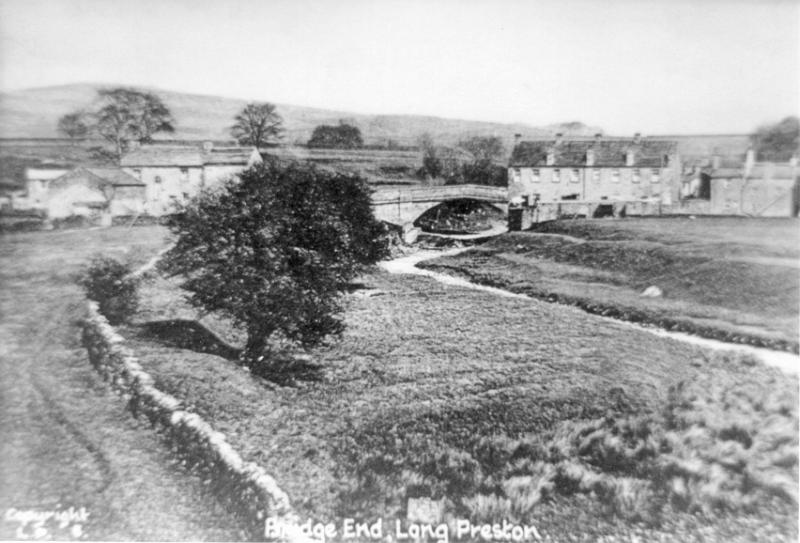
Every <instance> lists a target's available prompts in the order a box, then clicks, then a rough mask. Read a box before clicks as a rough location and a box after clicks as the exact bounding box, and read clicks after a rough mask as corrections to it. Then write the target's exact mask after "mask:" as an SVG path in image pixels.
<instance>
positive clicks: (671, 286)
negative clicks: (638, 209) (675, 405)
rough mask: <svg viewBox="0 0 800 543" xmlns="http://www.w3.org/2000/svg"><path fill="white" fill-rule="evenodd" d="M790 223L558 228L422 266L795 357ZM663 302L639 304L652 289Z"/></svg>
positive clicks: (797, 282)
mask: <svg viewBox="0 0 800 543" xmlns="http://www.w3.org/2000/svg"><path fill="white" fill-rule="evenodd" d="M797 247H800V222H798V221H797V220H796V219H785V220H783V219H776V220H747V219H698V220H689V219H679V218H675V219H626V220H622V221H619V220H617V221H611V220H593V221H586V220H581V221H563V222H555V223H548V224H546V225H541V226H540V229H539V231H537V232H515V233H509V234H506V235H504V236H500V237H498V238H496V239H494V240H492V241H491V242H489V243H487V244H485V245H483V246H481V247H478V248H475V249H473V250H471V251H469V252H467V253H462V254H460V255H457V256H451V257H447V258H442V259H437V260H434V261H429V262H425V263H423V264H422V265H421V266H422V267H425V268H429V269H435V270H440V271H445V272H448V273H454V274H457V275H462V276H466V277H468V278H470V279H471V280H474V281H477V282H480V283H484V284H490V285H493V286H499V287H502V288H507V289H509V290H512V291H514V292H518V293H524V294H528V295H531V296H534V297H538V298H542V299H547V300H550V301H559V302H562V303H567V304H570V305H577V306H580V307H582V308H584V309H586V310H588V311H591V312H594V313H601V314H604V315H611V316H615V317H619V318H623V319H626V320H634V321H642V322H648V323H653V324H658V325H662V326H664V327H668V328H673V329H680V330H684V331H689V332H695V333H698V334H700V335H705V336H707V337H715V338H719V339H726V340H730V341H739V342H746V343H753V344H757V345H765V346H771V347H774V348H779V349H786V350H793V351H795V352H796V351H797V350H798V341H797V329H798V322H799V321H798V307H800V274H799V273H798V268H799V267H800V266H799V264H800V252H799V251H798V249H797ZM651 285H654V286H658V287H659V288H660V289H661V290H662V291H663V293H664V294H663V297H661V298H644V297H642V296H640V294H641V292H642V291H643V290H644V289H645V288H647V287H649V286H651Z"/></svg>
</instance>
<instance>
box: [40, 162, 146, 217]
mask: <svg viewBox="0 0 800 543" xmlns="http://www.w3.org/2000/svg"><path fill="white" fill-rule="evenodd" d="M36 175H37V174H36V172H34V173H33V176H34V178H33V179H30V180H29V181H28V187H29V188H28V190H29V193H28V197H27V200H28V203H29V204H30V208H31V209H38V210H42V211H45V212H46V214H47V217H48V218H50V219H62V218H65V217H70V216H87V217H91V216H100V215H107V216H112V215H133V214H137V213H141V212H142V211H143V209H144V185H143V184H142V183H140V182H139V181H137V180H136V179H134V178H133V177H131V176H130V175H128V174H126V173H125V172H123V171H122V170H120V169H118V168H85V167H79V168H76V169H74V170H72V171H67V172H65V173H63V174H62V175H60V176H58V177H56V178H54V179H50V180H47V181H46V182H44V183H43V182H42V180H41V179H39V178H37V177H36ZM32 190H33V192H31V191H32Z"/></svg>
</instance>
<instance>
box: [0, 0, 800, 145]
mask: <svg viewBox="0 0 800 543" xmlns="http://www.w3.org/2000/svg"><path fill="white" fill-rule="evenodd" d="M799 8H800V1H797V0H780V1H779V0H727V1H726V0H705V1H702V0H694V1H689V0H597V1H588V0H562V1H555V0H553V1H549V0H547V1H531V0H527V1H515V0H494V1H489V0H462V1H455V0H453V1H450V0H428V1H421V0H419V1H416V0H397V1H380V0H337V1H322V0H320V1H313V0H308V1H303V0H300V1H297V0H291V1H288V0H287V1H282V0H275V1H268V0H126V1H121V0H0V40H2V41H0V89H2V90H12V89H21V88H28V87H39V86H48V85H59V84H65V83H74V82H99V83H122V84H132V85H133V84H135V85H144V86H153V87H159V88H164V89H170V90H177V91H186V92H192V93H199V94H214V95H223V96H230V97H238V98H246V99H257V100H264V101H272V102H278V103H289V104H297V105H305V106H316V107H323V108H330V109H340V110H348V111H354V112H363V113H408V114H427V115H437V116H442V117H456V118H464V119H478V120H490V121H500V122H525V123H530V124H534V125H542V124H547V123H553V122H560V121H572V120H579V121H582V122H585V123H587V124H591V125H596V126H600V127H602V128H604V129H605V130H606V131H607V132H609V133H614V134H621V135H624V134H631V133H633V132H636V131H640V132H643V133H647V134H666V133H744V132H749V131H751V130H752V129H753V128H754V127H755V126H756V125H759V124H762V123H764V122H768V121H777V120H779V119H780V118H782V117H785V116H787V115H791V114H796V113H797V111H798V109H800V104H798V101H799V100H800V92H799V91H798V87H799V86H800V66H799V63H800V60H799V58H798V57H799V56H800V52H799V51H800V38H799V37H798V27H799V26H800V9H799ZM0 122H1V120H0Z"/></svg>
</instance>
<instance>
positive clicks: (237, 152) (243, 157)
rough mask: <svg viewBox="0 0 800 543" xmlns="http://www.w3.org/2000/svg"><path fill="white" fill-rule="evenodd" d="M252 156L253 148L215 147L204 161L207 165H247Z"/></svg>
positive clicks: (206, 154)
mask: <svg viewBox="0 0 800 543" xmlns="http://www.w3.org/2000/svg"><path fill="white" fill-rule="evenodd" d="M252 154H253V148H252V147H222V148H217V147H215V148H213V149H211V151H210V152H206V153H204V156H203V160H204V163H205V164H236V165H239V164H247V163H248V162H249V161H250V157H251V156H252ZM259 156H260V155H259Z"/></svg>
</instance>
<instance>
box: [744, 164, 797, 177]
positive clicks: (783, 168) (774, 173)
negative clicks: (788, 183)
mask: <svg viewBox="0 0 800 543" xmlns="http://www.w3.org/2000/svg"><path fill="white" fill-rule="evenodd" d="M798 176H800V168H798V167H797V166H792V165H791V164H787V163H775V162H756V163H755V164H754V165H753V168H752V169H751V170H750V174H749V175H748V177H762V178H765V179H796V178H797V177H798Z"/></svg>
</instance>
